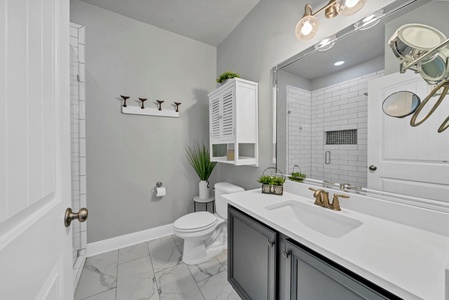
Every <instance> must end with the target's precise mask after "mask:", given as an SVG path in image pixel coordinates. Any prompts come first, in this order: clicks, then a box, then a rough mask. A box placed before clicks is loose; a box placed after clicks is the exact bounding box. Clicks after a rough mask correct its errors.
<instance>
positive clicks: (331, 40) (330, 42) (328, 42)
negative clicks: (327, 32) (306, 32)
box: [314, 34, 337, 51]
mask: <svg viewBox="0 0 449 300" xmlns="http://www.w3.org/2000/svg"><path fill="white" fill-rule="evenodd" d="M336 39H337V36H336V35H335V34H334V35H332V36H330V37H328V38H325V39H323V40H321V41H320V42H319V43H317V44H315V45H314V47H315V49H316V50H318V51H327V50H329V49H330V48H332V47H333V46H334V44H335V40H336Z"/></svg>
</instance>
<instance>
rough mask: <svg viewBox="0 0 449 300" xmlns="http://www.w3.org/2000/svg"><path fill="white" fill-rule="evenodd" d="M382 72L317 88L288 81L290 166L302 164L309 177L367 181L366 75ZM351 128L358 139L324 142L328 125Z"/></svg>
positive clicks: (371, 77)
mask: <svg viewBox="0 0 449 300" xmlns="http://www.w3.org/2000/svg"><path fill="white" fill-rule="evenodd" d="M383 74H384V71H379V72H375V73H371V74H367V75H364V76H361V77H358V78H354V79H351V80H347V81H343V82H341V83H338V84H334V85H331V86H327V87H324V88H321V89H318V90H314V91H307V90H304V89H300V88H297V87H294V86H287V117H286V120H287V143H288V147H287V156H286V157H287V164H288V165H287V170H288V172H292V170H293V166H294V165H299V166H300V167H301V170H302V171H303V172H304V173H306V174H307V176H308V177H310V178H317V179H323V180H327V181H332V182H339V183H342V182H344V183H350V184H353V185H357V186H364V187H366V185H367V141H368V139H367V124H368V122H367V121H368V119H367V117H368V106H367V105H368V102H367V100H368V96H367V93H368V81H369V80H371V79H373V78H379V77H382V76H383ZM348 129H356V130H357V144H356V145H326V132H327V131H337V130H348ZM327 151H329V152H330V162H329V161H327V162H328V163H327V164H326V163H325V155H326V152H327ZM329 152H328V155H329Z"/></svg>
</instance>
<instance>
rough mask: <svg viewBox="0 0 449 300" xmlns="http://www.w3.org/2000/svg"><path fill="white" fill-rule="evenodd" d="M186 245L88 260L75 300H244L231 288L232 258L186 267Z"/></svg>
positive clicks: (174, 242)
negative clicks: (229, 277) (229, 279)
mask: <svg viewBox="0 0 449 300" xmlns="http://www.w3.org/2000/svg"><path fill="white" fill-rule="evenodd" d="M182 246H183V240H182V239H180V238H178V237H176V236H167V237H163V238H160V239H156V240H153V241H149V242H146V243H141V244H138V245H134V246H130V247H127V248H122V249H119V250H115V251H111V252H108V253H104V254H100V255H96V256H93V257H88V258H87V259H86V263H85V265H84V268H83V271H82V273H81V277H80V280H79V283H78V286H77V288H76V292H75V300H84V299H85V300H133V299H139V300H142V299H148V300H153V299H158V300H159V299H160V300H162V299H170V300H171V299H173V300H175V299H182V300H197V299H198V300H212V299H214V300H215V299H216V300H221V299H230V300H234V299H235V300H240V297H239V296H238V295H237V293H236V292H235V291H234V289H233V288H232V287H231V285H230V284H229V283H228V282H227V271H226V268H227V253H226V251H224V252H223V253H222V254H220V255H219V256H218V257H216V258H213V259H211V260H209V261H207V262H205V263H202V264H199V265H194V266H187V265H185V264H184V263H183V262H182V254H181V253H182Z"/></svg>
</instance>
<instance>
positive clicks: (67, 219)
mask: <svg viewBox="0 0 449 300" xmlns="http://www.w3.org/2000/svg"><path fill="white" fill-rule="evenodd" d="M88 214H89V211H88V210H87V208H81V209H80V211H79V212H77V213H74V212H73V211H72V209H71V208H70V207H69V208H67V209H66V210H65V214H64V225H65V227H69V226H70V224H71V223H72V221H73V220H75V219H78V221H80V222H84V221H86V220H87V215H88Z"/></svg>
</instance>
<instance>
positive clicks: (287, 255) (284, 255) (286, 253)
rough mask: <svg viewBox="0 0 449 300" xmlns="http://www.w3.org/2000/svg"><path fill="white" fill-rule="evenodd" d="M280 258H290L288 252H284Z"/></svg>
mask: <svg viewBox="0 0 449 300" xmlns="http://www.w3.org/2000/svg"><path fill="white" fill-rule="evenodd" d="M282 256H283V257H284V258H285V259H287V258H288V257H289V256H290V252H287V251H284V252H282Z"/></svg>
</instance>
